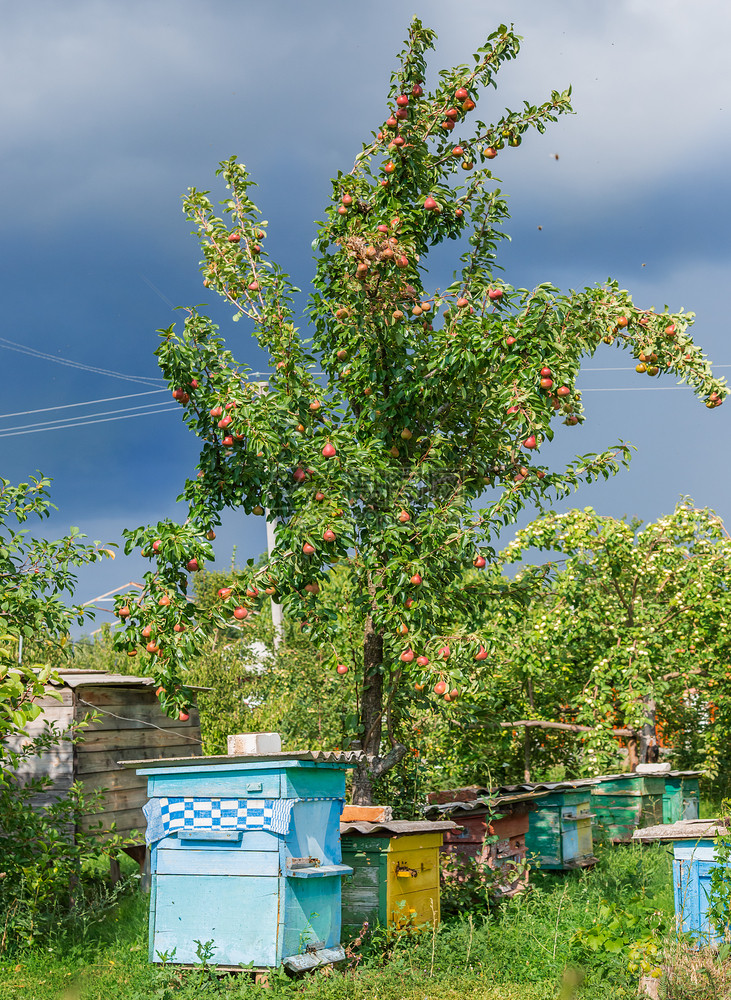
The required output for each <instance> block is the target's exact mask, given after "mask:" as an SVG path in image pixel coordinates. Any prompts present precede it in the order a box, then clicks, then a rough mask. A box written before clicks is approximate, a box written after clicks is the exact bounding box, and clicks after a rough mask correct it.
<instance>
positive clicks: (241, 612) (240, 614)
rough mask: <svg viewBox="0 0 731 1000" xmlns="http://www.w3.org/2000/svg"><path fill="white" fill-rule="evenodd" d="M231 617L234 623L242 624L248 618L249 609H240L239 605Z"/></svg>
mask: <svg viewBox="0 0 731 1000" xmlns="http://www.w3.org/2000/svg"><path fill="white" fill-rule="evenodd" d="M233 616H234V618H235V619H236V621H239V622H242V621H243V620H244V618H248V617H249V609H248V608H242V607H241V606H240V605H239V607H238V608H234V610H233Z"/></svg>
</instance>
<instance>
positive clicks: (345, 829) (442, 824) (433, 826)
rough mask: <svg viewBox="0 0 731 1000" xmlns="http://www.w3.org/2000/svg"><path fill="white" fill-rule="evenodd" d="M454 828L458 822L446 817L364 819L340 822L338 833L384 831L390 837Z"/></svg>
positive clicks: (375, 832) (370, 833)
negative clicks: (372, 820)
mask: <svg viewBox="0 0 731 1000" xmlns="http://www.w3.org/2000/svg"><path fill="white" fill-rule="evenodd" d="M456 829H458V824H457V823H452V821H451V820H448V819H442V820H428V819H426V820H425V819H422V820H408V819H394V820H387V821H385V822H383V823H367V822H365V820H364V821H362V822H360V823H352V822H350V823H341V824H340V835H341V836H343V835H344V834H348V833H351V834H352V833H358V834H361V835H363V836H369V835H375V834H379V833H385V834H388V835H389V836H392V837H398V836H403V835H404V834H407V833H446V831H447V830H456Z"/></svg>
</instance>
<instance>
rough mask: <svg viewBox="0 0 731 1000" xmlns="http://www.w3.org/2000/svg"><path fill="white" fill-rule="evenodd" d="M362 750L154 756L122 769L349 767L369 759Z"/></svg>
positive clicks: (126, 765) (123, 764)
mask: <svg viewBox="0 0 731 1000" xmlns="http://www.w3.org/2000/svg"><path fill="white" fill-rule="evenodd" d="M367 759H368V758H367V755H366V754H364V753H363V751H362V750H290V751H289V752H288V751H286V750H282V751H281V752H279V753H252V754H236V755H235V756H232V755H230V754H212V755H211V756H209V757H154V758H149V757H148V758H147V759H145V760H120V761H119V763H120V764H121V765H122V766H123V767H145V768H147V767H179V766H180V765H181V764H194V765H195V766H196V767H201V766H206V765H213V764H247V763H252V764H253V763H272V764H275V763H280V762H282V761H287V760H304V761H313V762H314V763H315V764H346V765H349V766H353V767H355V765H356V764H359V763H360V762H361V761H362V760H367Z"/></svg>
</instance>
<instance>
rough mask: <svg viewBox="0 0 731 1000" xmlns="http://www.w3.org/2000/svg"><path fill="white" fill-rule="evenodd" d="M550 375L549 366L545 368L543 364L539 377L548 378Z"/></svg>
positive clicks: (551, 373)
mask: <svg viewBox="0 0 731 1000" xmlns="http://www.w3.org/2000/svg"><path fill="white" fill-rule="evenodd" d="M551 375H553V372H552V371H551V369H550V368H546V367H545V366H544V367H543V368H541V378H550V377H551Z"/></svg>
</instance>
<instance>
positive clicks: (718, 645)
mask: <svg viewBox="0 0 731 1000" xmlns="http://www.w3.org/2000/svg"><path fill="white" fill-rule="evenodd" d="M541 551H545V552H548V553H549V555H550V561H547V562H545V563H544V564H543V565H540V566H534V565H531V566H525V568H524V569H523V570H522V571H521V572H520V574H519V576H518V581H517V582H518V583H519V584H522V586H523V589H524V592H530V596H529V599H528V601H527V602H526V608H525V611H524V613H523V614H522V615H521V616H520V617H519V618H517V619H513V620H512V621H510V622H509V623H508V622H501V621H498V620H496V619H493V621H494V622H495V628H494V630H493V636H492V641H491V642H490V647H489V648H490V652H491V654H492V655H493V656H494V657H495V659H496V660H498V661H503V662H505V661H508V662H509V664H510V669H511V671H512V673H513V677H514V679H515V681H516V682H517V687H518V689H519V692H520V694H519V697H517V698H516V699H515V701H514V704H513V706H512V708H513V711H512V713H511V716H510V717H509V718H511V719H512V720H531V719H533V720H547V721H549V722H563V723H565V724H568V725H571V724H577V725H578V726H580V727H584V728H583V731H581V732H580V733H579V734H578V735H574V736H572V737H570V739H569V742H570V743H573V744H574V745H575V746H576V745H577V740H578V741H579V743H578V748H579V751H580V752H579V753H578V754H577V755H576V756H577V758H578V759H577V764H578V765H579V766H580V767H582V768H583V770H584V771H586V772H587V773H600V772H601V771H603V770H606V768H607V767H612V766H616V763H617V759H618V755H617V740H616V738H615V736H614V735H613V732H615V731H616V730H618V729H619V730H627V731H628V732H626V733H625V736H626V742H627V743H628V745H629V749H630V755H631V757H632V758H633V759H634V760H635V762H636V761H637V760H638V759H640V760H648V759H652V757H653V755H654V752H655V751H656V748H657V741H658V735H659V738H660V739H662V740H663V741H664V742H665V743H667V744H668V745H669V747H671V748H673V751H674V758H675V761H676V762H677V763H679V764H680V765H681V766H697V765H701V766H702V767H703V768H704V769H705V770H706V771H707V773H708V774H709V775H710V776H711V777H713V778H715V777H717V776H718V775H719V774H720V773H721V771H723V770H724V769H725V768H726V765H727V762H728V754H727V751H726V749H725V748H726V746H727V745H728V742H729V738H730V737H731V731H730V730H729V724H730V723H731V685H730V684H729V657H730V655H731V625H729V615H730V612H731V540H730V539H729V536H728V534H727V532H726V530H725V528H724V525H723V523H722V521H721V519H720V518H719V517H718V515H717V514H716V513H715V512H714V511H712V510H709V509H707V508H700V509H699V508H696V506H695V505H694V503H693V502H692V501H691V500H688V499H686V500H684V501H682V502H681V503H679V504H678V505H677V506H676V508H675V510H674V511H673V512H672V513H671V514H667V515H664V516H663V517H660V518H659V519H658V520H657V521H654V522H652V523H650V524H646V525H643V524H642V523H641V522H638V521H627V520H625V519H618V518H613V517H608V516H604V515H599V514H597V513H596V512H595V511H594V510H592V508H590V507H587V508H584V509H583V510H570V511H567V512H566V513H565V514H554V513H547V514H545V515H543V516H542V517H539V518H538V519H537V520H535V521H534V522H532V523H531V524H530V525H528V526H527V527H526V528H525V529H524V530H522V531H520V532H519V533H518V534H517V536H516V538H515V540H514V541H513V542H511V543H510V545H508V546H507V548H506V549H505V550H504V551H503V552H502V553H501V556H500V562H501V563H502V565H504V566H505V565H509V564H511V563H523V561H524V560H526V559H528V560H529V561H530V562H533V560H534V559H535V556H536V554H537V553H538V552H541ZM505 625H507V627H505ZM538 730H539V731H540V727H538ZM534 732H535V730H534ZM541 739H543V735H541ZM534 743H535V737H534Z"/></svg>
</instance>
